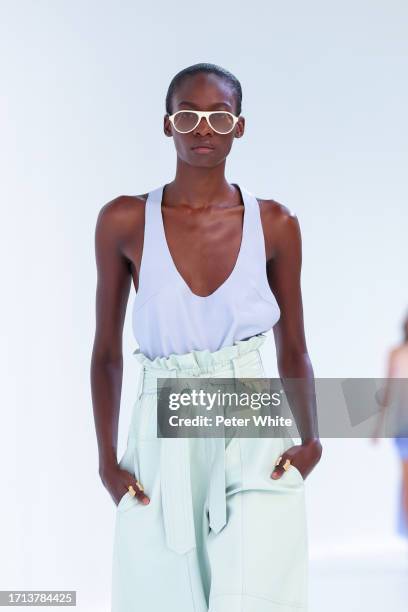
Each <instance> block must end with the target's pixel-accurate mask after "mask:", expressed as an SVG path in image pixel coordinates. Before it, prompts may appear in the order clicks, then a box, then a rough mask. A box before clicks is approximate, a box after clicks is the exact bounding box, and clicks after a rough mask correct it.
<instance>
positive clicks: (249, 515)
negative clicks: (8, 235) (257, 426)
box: [91, 63, 322, 612]
mask: <svg viewBox="0 0 408 612" xmlns="http://www.w3.org/2000/svg"><path fill="white" fill-rule="evenodd" d="M241 104H242V90H241V85H240V83H239V81H238V79H237V78H236V77H235V76H234V75H233V74H231V73H230V72H229V71H227V70H225V69H223V68H221V67H219V66H217V65H214V64H205V63H203V64H195V65H194V66H190V67H188V68H186V69H184V70H182V71H181V72H179V73H178V74H177V75H176V76H175V77H174V78H173V79H172V81H171V83H170V86H169V88H168V92H167V96H166V114H165V117H164V133H165V135H166V136H168V137H170V138H173V142H174V145H175V148H176V153H177V168H176V175H175V178H174V180H173V181H172V182H169V183H167V184H163V185H160V186H158V187H155V188H154V189H152V190H151V191H149V193H147V194H143V195H139V196H120V197H118V198H116V199H114V200H112V201H111V202H109V203H107V204H106V205H104V206H103V208H102V209H101V211H100V213H99V216H98V220H97V225H96V237H95V246H96V261H97V272H98V283H97V296H96V298H97V301H96V315H97V317H96V334H95V341H94V348H93V354H92V365H91V384H92V397H93V405H94V417H95V426H96V433H97V439H98V447H99V466H100V467H99V473H100V476H101V480H102V482H103V485H104V486H105V487H106V489H107V490H108V492H109V493H110V495H111V497H112V499H113V500H114V502H115V503H116V504H117V507H116V523H115V534H114V549H113V568H112V612H142V611H143V612H164V611H166V612H301V611H305V610H307V593H308V588H307V586H308V580H307V574H308V540H307V529H306V511H305V479H306V478H307V476H308V475H309V473H310V472H311V470H312V469H313V468H314V467H315V466H316V464H317V463H318V462H319V460H320V457H321V453H322V446H321V443H320V440H319V436H318V431H317V419H316V406H315V402H314V401H313V400H312V398H313V397H314V394H313V392H311V391H313V389H314V377H313V369H312V366H311V363H310V359H309V356H308V352H307V347H306V341H305V333H304V325H303V312H302V298H301V288H300V272H301V235H300V229H299V223H298V220H297V217H296V215H294V214H292V213H291V212H290V211H289V210H288V209H287V208H286V207H285V206H284V205H282V204H280V203H278V202H276V201H274V200H261V199H257V198H256V197H255V196H254V195H253V194H252V192H251V191H249V190H248V189H246V187H245V186H243V185H241V184H236V183H232V184H230V183H229V182H227V180H226V178H225V163H226V158H227V156H228V154H229V152H230V150H231V147H232V144H233V142H234V139H235V138H241V137H242V136H243V135H244V127H245V119H244V117H243V116H242V115H241ZM262 112H263V114H264V117H263V124H264V125H265V129H267V126H268V114H269V113H270V112H271V110H270V109H269V106H268V104H265V105H263V111H262ZM132 281H133V284H134V287H135V290H136V295H135V301H134V304H133V313H132V315H133V330H134V334H135V338H136V340H137V342H138V345H139V348H138V349H137V350H136V351H135V353H134V355H135V358H136V359H137V362H138V364H139V372H140V377H139V380H138V385H139V387H138V391H137V397H136V401H135V404H134V407H133V413H132V419H131V423H130V429H129V434H128V441H127V447H126V450H125V452H124V454H123V456H122V457H121V458H120V460H119V461H118V458H117V433H118V420H119V406H120V396H121V384H122V365H123V357H122V332H123V324H124V318H125V312H126V306H127V301H128V297H129V289H130V285H131V282H132ZM272 328H273V331H274V337H275V344H276V350H277V360H278V368H279V374H280V377H281V379H282V380H286V379H290V378H297V379H302V380H304V381H305V385H306V386H305V391H304V392H302V393H297V396H296V397H295V398H293V404H292V405H291V409H292V410H293V414H294V417H295V420H296V425H297V428H298V431H299V436H300V438H301V444H298V445H295V444H294V440H293V438H291V437H290V436H289V437H279V436H278V437H263V438H257V437H239V436H236V437H232V438H229V437H227V436H225V438H223V437H221V438H220V437H190V438H188V437H178V438H170V437H159V436H158V435H157V424H158V423H157V416H158V410H157V399H158V395H157V394H158V391H157V381H158V379H162V378H167V379H178V378H190V377H203V378H229V379H234V380H236V379H237V378H238V377H239V378H244V379H249V378H264V377H265V370H264V367H263V364H262V359H261V354H260V347H261V346H262V344H263V343H264V341H265V339H266V336H265V332H267V331H268V330H270V329H272Z"/></svg>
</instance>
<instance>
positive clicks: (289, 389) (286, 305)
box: [267, 205, 322, 478]
mask: <svg viewBox="0 0 408 612" xmlns="http://www.w3.org/2000/svg"><path fill="white" fill-rule="evenodd" d="M273 245H274V248H273V257H271V259H270V260H268V264H267V274H268V281H269V284H270V287H271V289H272V291H273V293H274V294H275V296H276V299H277V301H278V304H279V308H280V311H281V315H280V319H279V321H278V323H277V324H276V325H275V326H274V328H273V331H274V337H275V344H276V353H277V364H278V370H279V375H280V377H281V380H282V384H283V387H284V389H285V393H286V397H287V399H288V402H289V405H290V408H291V411H292V414H293V416H294V418H295V421H296V425H297V429H298V431H299V435H300V437H301V439H302V444H301V445H300V446H295V447H293V450H292V449H290V450H288V451H287V453H285V456H284V459H285V458H287V457H289V458H290V459H291V461H292V463H293V464H294V465H296V467H298V469H300V471H301V473H302V475H303V477H304V478H305V477H306V476H307V474H308V473H309V472H310V471H311V470H312V469H313V467H314V466H315V464H316V463H317V462H318V461H319V459H320V456H321V453H322V446H321V443H320V439H319V433H318V423H317V413H316V397H315V385H314V373H313V368H312V364H311V361H310V358H309V355H308V350H307V346H306V339H305V331H304V323H303V305H302V294H301V266H302V244H301V232H300V227H299V223H298V219H297V217H296V215H294V214H291V213H290V211H289V210H288V209H287V208H286V207H284V206H282V205H280V206H279V208H278V209H275V213H274V217H273ZM286 379H289V380H286ZM290 379H296V381H291V380H290ZM291 451H292V452H291ZM283 463H284V461H282V462H281V465H283ZM277 472H278V473H279V469H278V468H277ZM280 473H282V471H281V472H280Z"/></svg>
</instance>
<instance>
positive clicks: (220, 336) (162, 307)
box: [132, 185, 280, 359]
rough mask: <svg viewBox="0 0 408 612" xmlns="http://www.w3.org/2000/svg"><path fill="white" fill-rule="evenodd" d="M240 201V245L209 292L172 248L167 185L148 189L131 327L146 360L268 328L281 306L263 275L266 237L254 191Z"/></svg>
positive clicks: (224, 343)
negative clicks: (186, 275)
mask: <svg viewBox="0 0 408 612" xmlns="http://www.w3.org/2000/svg"><path fill="white" fill-rule="evenodd" d="M236 186H237V187H239V189H240V191H241V195H242V199H243V202H244V207H245V208H244V216H243V228H242V239H241V247H240V251H239V254H238V258H237V260H236V263H235V267H234V269H233V270H232V272H231V274H230V275H229V276H228V278H227V279H226V280H225V281H224V282H223V283H222V285H221V286H219V287H218V289H216V290H215V291H214V292H213V293H212V294H211V295H209V296H198V295H196V294H195V293H193V292H192V291H191V289H190V287H189V286H188V285H187V283H186V282H185V281H184V279H183V277H182V276H181V274H180V273H179V272H178V270H177V268H176V266H175V264H174V261H173V258H172V255H171V253H170V250H169V247H168V244H167V239H166V234H165V230H164V224H163V217H162V209H161V204H162V196H163V190H164V187H165V185H161V186H160V187H157V188H156V189H153V190H152V191H150V192H149V193H148V197H147V200H146V208H145V228H144V244H143V252H142V260H141V264H140V271H139V286H138V290H137V293H136V295H135V299H134V303H133V310H132V327H133V333H134V336H135V338H136V341H137V343H138V345H139V349H140V351H141V352H142V353H144V354H145V355H146V356H147V357H149V359H154V358H156V357H168V356H169V355H170V354H171V353H177V354H182V353H189V352H191V351H193V350H203V349H208V350H209V351H211V352H212V351H216V350H218V349H220V348H222V347H223V346H227V345H233V344H234V342H235V341H236V340H244V339H245V338H249V337H250V336H254V335H255V334H258V333H261V332H265V331H268V330H270V329H271V328H272V327H273V326H274V325H275V323H277V321H278V320H279V317H280V310H279V306H278V303H277V301H276V299H275V296H274V295H273V293H272V291H271V289H270V287H269V283H268V279H267V276H266V256H265V239H264V234H263V228H262V222H261V215H260V210H259V204H258V201H257V199H256V198H255V196H253V195H252V193H250V192H249V191H247V190H246V189H245V188H243V187H241V186H239V185H236Z"/></svg>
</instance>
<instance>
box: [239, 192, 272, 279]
mask: <svg viewBox="0 0 408 612" xmlns="http://www.w3.org/2000/svg"><path fill="white" fill-rule="evenodd" d="M240 189H241V193H242V197H243V198H244V199H245V207H246V208H245V214H246V215H247V219H246V222H245V225H246V232H247V236H246V240H247V244H248V247H249V248H247V249H246V260H247V262H246V263H247V265H248V266H249V269H250V270H251V275H253V274H254V272H255V273H256V271H259V273H260V274H261V275H262V274H263V273H264V270H265V266H266V254H265V237H264V232H263V227H262V220H261V211H260V209H259V203H258V200H257V198H256V197H255V196H254V194H253V193H252V192H251V191H249V190H248V189H246V188H245V187H243V186H240Z"/></svg>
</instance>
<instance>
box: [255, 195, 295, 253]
mask: <svg viewBox="0 0 408 612" xmlns="http://www.w3.org/2000/svg"><path fill="white" fill-rule="evenodd" d="M257 200H258V204H259V210H260V214H261V221H262V227H263V232H264V237H265V244H266V252H267V259H268V261H269V259H271V258H273V257H274V256H276V255H277V254H278V253H279V252H282V251H283V250H284V249H285V250H287V249H289V250H290V249H292V248H293V247H294V246H295V245H296V246H300V242H301V234H300V226H299V222H298V218H297V216H296V213H295V212H294V211H293V210H291V209H290V208H289V206H286V205H285V204H282V203H281V202H278V201H277V200H273V199H268V200H265V199H261V198H257Z"/></svg>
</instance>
